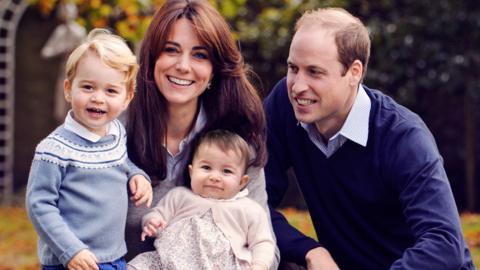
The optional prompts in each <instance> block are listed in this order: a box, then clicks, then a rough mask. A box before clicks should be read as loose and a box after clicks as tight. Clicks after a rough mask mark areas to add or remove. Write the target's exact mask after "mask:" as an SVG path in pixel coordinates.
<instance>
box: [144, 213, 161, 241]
mask: <svg viewBox="0 0 480 270" xmlns="http://www.w3.org/2000/svg"><path fill="white" fill-rule="evenodd" d="M165 225H166V222H165V220H163V219H162V218H160V217H154V218H151V219H149V220H148V221H147V222H146V223H145V225H144V226H143V232H142V235H141V236H140V239H141V240H142V241H145V237H146V236H149V237H155V236H157V231H158V229H164V228H165Z"/></svg>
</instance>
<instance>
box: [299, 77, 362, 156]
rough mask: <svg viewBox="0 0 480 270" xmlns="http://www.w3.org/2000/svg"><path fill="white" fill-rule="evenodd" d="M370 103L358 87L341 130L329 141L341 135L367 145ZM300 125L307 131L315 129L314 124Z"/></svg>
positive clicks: (301, 123) (360, 86) (360, 87)
mask: <svg viewBox="0 0 480 270" xmlns="http://www.w3.org/2000/svg"><path fill="white" fill-rule="evenodd" d="M370 108H371V101H370V98H369V97H368V95H367V93H366V92H365V89H364V88H363V86H362V85H359V86H358V92H357V96H356V97H355V101H354V102H353V106H352V109H351V110H350V112H349V113H348V115H347V119H346V120H345V123H343V126H342V128H341V129H340V131H338V132H337V133H336V134H335V135H333V136H332V137H331V138H330V140H334V139H335V138H336V137H338V135H341V136H343V137H345V138H347V139H349V140H351V141H353V142H355V143H358V144H360V145H362V146H366V145H367V140H368V123H369V117H370ZM299 123H300V125H301V126H302V127H303V128H304V129H305V130H307V131H309V130H310V129H315V130H316V127H315V125H314V124H306V123H303V122H299Z"/></svg>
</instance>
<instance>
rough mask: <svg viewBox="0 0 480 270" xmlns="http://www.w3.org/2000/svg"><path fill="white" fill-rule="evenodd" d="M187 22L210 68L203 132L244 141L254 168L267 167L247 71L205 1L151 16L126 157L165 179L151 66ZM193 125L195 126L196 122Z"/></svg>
mask: <svg viewBox="0 0 480 270" xmlns="http://www.w3.org/2000/svg"><path fill="white" fill-rule="evenodd" d="M180 18H185V19H188V20H189V21H190V22H191V23H192V26H193V28H194V29H195V31H196V33H197V35H198V38H199V40H200V42H202V43H203V45H205V46H206V47H207V50H208V51H209V55H210V60H211V61H212V65H213V79H212V81H211V87H210V89H207V90H206V91H205V92H204V93H203V94H202V95H201V96H200V99H199V100H201V101H200V102H203V104H204V109H205V112H206V115H207V123H206V126H205V128H204V130H203V131H202V132H205V131H209V130H213V129H226V130H230V131H232V132H235V133H237V134H239V135H240V136H242V137H243V138H244V139H245V140H246V141H247V142H248V143H249V144H250V145H252V147H253V148H254V149H255V151H256V157H255V159H254V161H253V164H252V165H254V166H264V165H265V162H266V156H267V154H266V146H265V136H266V135H265V115H264V112H263V107H262V103H261V100H260V97H259V96H258V93H257V91H256V89H255V87H254V86H253V85H252V84H251V82H250V81H249V78H248V75H250V74H251V73H250V72H251V71H250V70H249V69H248V67H247V66H246V65H245V63H244V60H243V57H242V55H241V54H240V51H239V48H238V47H237V44H236V42H235V40H234V38H233V36H232V33H231V30H230V27H229V26H228V24H227V22H226V21H225V19H224V18H223V17H222V16H221V15H220V14H219V13H218V11H217V10H215V8H213V7H212V6H211V5H210V4H209V3H208V1H206V0H167V1H166V2H165V3H164V4H163V5H162V6H161V8H160V9H159V10H158V11H157V12H156V13H155V15H154V17H153V20H152V22H151V23H150V26H149V28H148V30H147V33H146V34H145V37H144V40H143V42H142V47H141V50H140V56H139V59H140V70H139V73H138V76H137V93H136V95H135V98H134V99H133V101H132V102H131V104H130V108H129V113H128V123H127V136H128V140H127V141H128V143H127V147H128V155H129V157H130V159H131V160H132V161H133V162H134V163H135V164H136V165H137V166H139V167H140V168H142V169H143V170H145V172H146V173H147V174H149V175H150V176H151V177H152V178H154V179H164V178H165V177H166V153H165V152H164V151H165V150H164V148H163V146H162V142H163V141H164V139H165V136H166V129H167V128H166V125H167V117H168V113H167V110H166V108H167V106H166V100H165V98H164V97H163V95H162V94H161V93H160V91H159V90H158V88H157V86H156V84H155V80H154V74H153V73H154V67H155V61H156V60H157V58H158V57H159V55H160V53H161V52H162V50H163V49H164V47H165V43H166V41H167V39H168V35H169V32H170V29H171V28H172V25H173V24H174V23H175V22H176V21H177V20H179V19H180ZM194 121H195V120H194Z"/></svg>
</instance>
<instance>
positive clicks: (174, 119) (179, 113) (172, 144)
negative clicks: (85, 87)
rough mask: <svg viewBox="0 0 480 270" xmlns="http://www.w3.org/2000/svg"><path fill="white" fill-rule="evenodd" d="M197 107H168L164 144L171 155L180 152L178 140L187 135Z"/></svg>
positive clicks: (192, 123)
mask: <svg viewBox="0 0 480 270" xmlns="http://www.w3.org/2000/svg"><path fill="white" fill-rule="evenodd" d="M197 107H198V106H195V108H192V107H190V108H185V107H171V106H170V107H169V112H168V119H167V134H166V137H165V142H164V143H165V146H166V147H167V149H168V151H169V152H170V153H172V154H173V155H176V154H178V152H180V142H181V141H182V140H183V139H185V137H187V135H188V134H189V133H190V130H191V129H192V127H193V125H194V121H195V119H196V116H197V110H198V109H197Z"/></svg>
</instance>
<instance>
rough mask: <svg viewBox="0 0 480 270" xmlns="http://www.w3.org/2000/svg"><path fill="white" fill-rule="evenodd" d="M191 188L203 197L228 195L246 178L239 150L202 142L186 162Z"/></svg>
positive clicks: (215, 197)
mask: <svg viewBox="0 0 480 270" xmlns="http://www.w3.org/2000/svg"><path fill="white" fill-rule="evenodd" d="M189 171H190V179H191V181H192V182H191V186H192V190H193V192H194V193H195V194H198V195H200V196H202V197H206V198H214V199H230V198H232V197H233V196H235V195H236V194H237V193H238V192H239V191H240V190H241V189H242V188H243V187H244V186H245V185H246V184H247V182H248V176H247V175H245V174H244V172H245V164H244V159H243V158H242V157H241V155H240V153H239V152H236V151H233V150H229V151H226V152H225V151H223V150H222V149H220V148H219V147H218V146H216V145H213V144H202V145H200V146H199V148H198V149H197V152H196V154H195V156H194V157H193V162H192V164H191V165H190V166H189Z"/></svg>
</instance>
